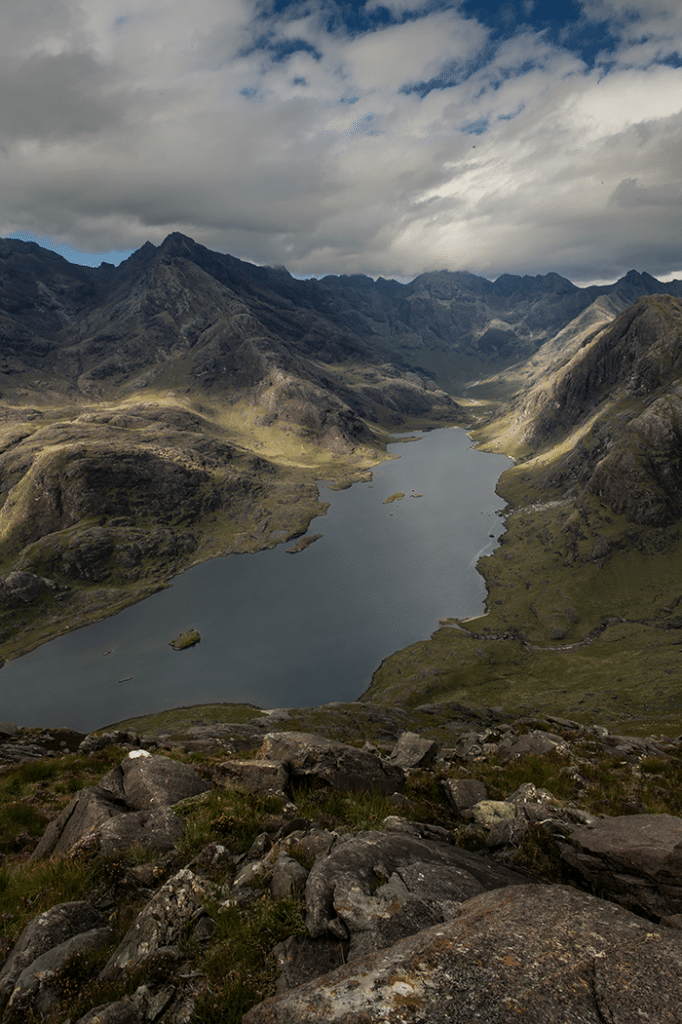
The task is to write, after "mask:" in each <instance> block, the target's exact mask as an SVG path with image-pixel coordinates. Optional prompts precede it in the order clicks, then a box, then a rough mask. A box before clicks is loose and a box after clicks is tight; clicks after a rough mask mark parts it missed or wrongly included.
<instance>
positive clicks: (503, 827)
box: [486, 818, 529, 850]
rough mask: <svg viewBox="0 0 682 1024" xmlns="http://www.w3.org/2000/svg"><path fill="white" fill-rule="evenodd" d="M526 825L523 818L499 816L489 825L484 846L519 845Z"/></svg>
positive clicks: (526, 829)
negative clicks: (503, 817)
mask: <svg viewBox="0 0 682 1024" xmlns="http://www.w3.org/2000/svg"><path fill="white" fill-rule="evenodd" d="M528 826H529V822H528V821H526V820H524V819H523V818H507V819H502V818H500V819H499V820H498V821H495V822H493V824H492V825H491V826H490V832H489V833H488V839H487V841H486V846H487V847H488V849H489V850H494V849H497V848H498V847H500V846H520V845H521V843H522V842H523V837H524V836H525V834H526V832H527V831H528Z"/></svg>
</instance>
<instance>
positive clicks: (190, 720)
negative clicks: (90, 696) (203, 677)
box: [106, 704, 263, 735]
mask: <svg viewBox="0 0 682 1024" xmlns="http://www.w3.org/2000/svg"><path fill="white" fill-rule="evenodd" d="M261 717H263V712H262V711H261V710H260V708H256V707H254V706H253V705H251V704H195V705H190V706H188V707H182V708H172V709H171V710H169V711H159V712H157V713H156V714H153V715H142V716H141V717H138V718H127V719H125V720H124V721H122V722H116V723H115V724H113V725H110V726H106V728H108V729H123V730H125V729H133V730H134V731H135V732H137V733H140V734H141V735H144V734H155V733H169V734H171V735H180V734H185V733H186V732H187V730H188V729H189V728H190V726H192V725H197V724H201V723H203V722H230V723H239V722H248V721H250V720H251V719H252V718H261Z"/></svg>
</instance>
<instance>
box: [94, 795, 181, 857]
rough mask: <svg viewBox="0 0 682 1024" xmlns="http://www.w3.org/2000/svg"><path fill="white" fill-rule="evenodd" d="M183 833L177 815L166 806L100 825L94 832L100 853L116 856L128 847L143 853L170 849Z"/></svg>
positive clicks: (124, 816)
mask: <svg viewBox="0 0 682 1024" xmlns="http://www.w3.org/2000/svg"><path fill="white" fill-rule="evenodd" d="M183 833H184V826H183V823H182V821H181V820H180V818H179V817H178V816H177V814H174V813H173V811H171V810H170V808H168V807H159V808H158V809H157V810H153V811H132V812H131V813H130V814H119V815H118V816H117V817H115V818H112V819H110V820H109V821H106V822H104V824H103V825H101V826H100V828H99V829H98V831H97V834H98V838H99V849H100V852H101V853H104V854H111V853H119V852H120V851H121V850H129V849H130V848H131V847H132V846H141V847H144V848H145V849H147V850H161V851H163V850H172V849H173V848H174V847H175V845H176V843H177V842H178V840H179V839H180V837H181V836H182V835H183Z"/></svg>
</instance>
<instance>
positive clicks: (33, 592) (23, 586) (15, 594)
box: [0, 570, 54, 606]
mask: <svg viewBox="0 0 682 1024" xmlns="http://www.w3.org/2000/svg"><path fill="white" fill-rule="evenodd" d="M50 582H51V581H50ZM0 586H1V589H2V596H3V598H4V600H6V601H8V602H9V603H10V604H12V605H15V606H16V605H18V604H19V603H21V604H30V603H31V601H35V600H36V599H37V598H39V597H42V596H43V595H44V594H49V593H50V591H51V587H50V586H49V584H48V581H47V580H45V579H43V577H42V576H35V575H34V574H33V573H32V572H19V571H18V570H15V571H14V572H11V573H10V574H9V575H8V576H6V577H5V579H4V581H3V582H2V584H1V585H0ZM53 586H54V584H53Z"/></svg>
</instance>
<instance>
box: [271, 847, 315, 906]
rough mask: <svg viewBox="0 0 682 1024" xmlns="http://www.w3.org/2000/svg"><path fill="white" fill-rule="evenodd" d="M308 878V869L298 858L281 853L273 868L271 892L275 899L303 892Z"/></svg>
mask: <svg viewBox="0 0 682 1024" xmlns="http://www.w3.org/2000/svg"><path fill="white" fill-rule="evenodd" d="M307 879H308V871H307V870H306V868H304V867H303V865H302V864H299V862H298V861H297V860H294V858H293V857H290V856H289V854H287V853H280V855H279V856H278V858H277V860H276V861H275V866H274V868H273V869H272V878H271V879H270V893H271V895H272V897H273V899H276V900H278V899H281V898H282V897H283V896H291V894H292V893H296V892H303V890H304V889H305V884H306V881H307Z"/></svg>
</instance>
